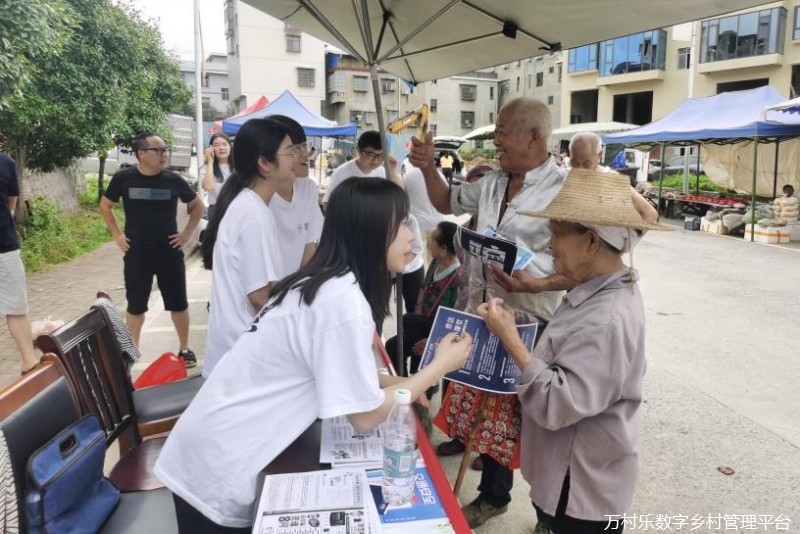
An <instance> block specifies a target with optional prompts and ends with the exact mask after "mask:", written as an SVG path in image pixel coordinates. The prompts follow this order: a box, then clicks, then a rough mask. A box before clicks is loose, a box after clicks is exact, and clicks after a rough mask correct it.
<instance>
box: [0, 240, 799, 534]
mask: <svg viewBox="0 0 800 534" xmlns="http://www.w3.org/2000/svg"><path fill="white" fill-rule="evenodd" d="M634 261H635V265H636V266H637V268H638V269H639V271H640V274H641V282H640V284H641V290H642V294H643V296H644V301H645V310H646V314H647V325H648V335H647V339H648V353H647V357H648V364H649V365H648V372H647V377H646V382H645V404H644V407H643V410H644V414H643V415H644V419H643V429H642V436H641V442H640V443H641V446H640V450H641V464H640V467H641V473H640V479H639V484H638V487H637V492H636V498H635V501H634V505H633V507H632V510H631V513H633V514H637V523H636V524H635V525H634V524H629V525H628V527H627V528H626V530H627V531H637V530H642V531H643V530H655V527H654V524H655V523H654V522H655V519H656V516H657V515H659V514H660V515H662V516H669V517H670V524H669V525H668V526H665V523H664V521H665V519H663V518H662V520H661V521H662V522H661V523H660V524H661V525H662V528H660V530H661V531H664V532H672V531H675V532H678V531H689V530H690V528H691V527H694V528H693V530H692V531H693V532H717V531H719V530H726V527H725V523H724V522H723V523H722V527H720V528H717V527H716V526H715V525H716V522H715V521H712V522H709V521H708V516H709V515H711V518H712V520H713V519H715V518H716V516H717V515H720V517H722V518H724V517H725V516H726V515H728V516H729V518H728V519H729V521H734V520H735V521H736V527H735V528H734V527H733V526H729V527H728V528H727V530H726V531H728V532H730V531H743V532H744V531H760V532H764V531H767V532H770V531H773V532H774V531H778V530H779V527H783V526H786V527H787V528H785V529H783V531H787V532H800V388H798V387H796V382H797V380H798V376H800V359H799V358H798V353H799V352H800V351H798V348H797V347H798V340H799V339H800V336H798V334H799V333H800V328H798V321H800V276H798V275H797V265H798V262H800V250H797V247H777V246H767V245H758V244H752V243H749V242H744V241H742V240H741V239H735V238H728V237H725V236H716V235H709V234H703V233H700V232H686V231H683V230H678V231H675V232H658V233H657V232H651V233H650V234H649V235H648V236H647V237H646V238H645V239H644V240H643V241H642V243H641V245H640V246H639V247H638V248H637V249H636V252H635V256H634ZM187 274H188V280H189V298H190V313H191V324H192V328H191V344H192V348H193V349H195V351H196V352H197V354H198V357H202V353H203V349H204V346H205V325H206V321H207V317H206V312H205V302H206V300H207V298H208V294H209V291H210V273H209V272H207V271H205V270H203V269H202V267H201V266H200V263H199V258H198V257H197V256H190V257H189V259H188V260H187ZM98 289H105V290H106V291H108V292H109V293H110V294H111V296H112V298H114V300H115V302H117V303H118V304H119V305H123V303H124V289H123V284H122V261H121V254H120V253H119V252H118V250H117V249H116V247H115V245H113V244H109V245H106V246H104V247H102V248H101V249H99V250H97V251H95V252H93V253H90V254H87V255H85V256H83V257H81V258H78V259H76V260H74V261H72V262H70V263H68V264H64V265H60V266H57V267H55V268H53V269H51V270H49V271H47V272H45V273H42V274H39V275H35V276H32V277H31V278H30V280H29V298H30V302H31V317H32V319H36V318H41V317H42V316H45V315H48V314H49V315H52V316H53V318H62V319H65V320H69V319H72V318H74V317H77V316H78V315H79V314H81V313H83V312H84V311H85V310H86V309H88V307H89V306H90V305H91V304H92V302H93V301H94V293H95V291H97V290H98ZM392 329H393V326H392V325H391V321H387V325H386V328H385V333H386V334H387V335H390V334H391V333H392V331H393V330H392ZM142 349H143V354H144V358H145V360H147V361H150V360H152V359H155V357H157V356H158V355H160V354H161V353H162V352H165V351H168V350H171V351H174V350H176V349H177V346H176V337H175V334H174V331H173V330H172V325H171V321H170V319H169V314H167V313H164V312H163V307H161V304H160V295H159V294H158V293H157V292H154V294H153V298H152V299H151V305H150V312H149V313H148V317H147V321H146V323H145V327H144V331H143V334H142ZM16 358H17V357H16V349H15V347H14V345H13V341H11V340H10V337H9V336H8V334H7V331H6V330H5V328H3V327H0V381H2V384H6V383H8V382H10V381H11V380H13V379H14V378H16V376H17V373H18V371H17V367H18V361H17V359H16ZM144 365H145V363H143V364H139V367H140V368H141V367H143V366H144ZM442 439H444V437H443V436H442V435H441V433H439V432H438V431H436V434H435V436H434V440H435V441H436V442H438V441H441V440H442ZM443 464H444V466H445V469H446V470H447V472H448V474H449V475H450V477H451V479H453V480H454V479H455V474H456V472H457V469H458V458H453V457H451V458H444V459H443ZM718 467H729V468H731V469H733V470H734V474H732V475H725V474H722V473H721V472H720V471H719V470H718ZM477 484H478V473H475V472H472V471H470V472H469V473H468V475H467V478H466V480H465V482H464V486H463V490H462V495H461V499H462V502H465V503H466V502H469V501H470V500H471V499H472V498H474V497H475V495H476V493H477V492H476V488H477ZM513 496H514V500H513V501H512V503H511V506H510V510H509V512H508V513H507V514H505V515H503V516H499V517H497V518H495V519H492V520H491V521H490V522H488V523H487V524H486V525H485V526H484V527H483V528H481V529H480V530H479V532H487V533H495V532H497V533H500V532H502V533H530V532H533V528H534V525H535V514H534V512H533V509H532V507H531V505H530V503H529V501H528V498H527V485H526V484H525V482H524V481H523V480H522V479H521V477H520V476H519V475H517V477H516V480H515V487H514V492H513ZM640 514H650V516H649V520H650V521H651V522H650V523H647V521H645V523H642V522H641V521H640V520H639V519H640ZM748 515H752V516H756V517H755V518H754V519H753V521H755V523H753V524H755V525H756V528H753V529H745V526H746V525H748V524H750V523H748V521H749V518H748V517H746V516H748ZM676 516H677V517H676ZM682 516H686V517H687V518H688V519H687V520H685V522H684V523H683V526H681V527H680V528H679V527H678V525H679V522H678V521H679V520H681V519H682ZM693 516H697V517H695V519H694V521H693V522H692V521H690V519H691V518H692V517H693ZM759 516H761V517H760V518H759ZM766 516H771V518H767V517H766ZM698 518H702V522H700V520H699V519H698ZM785 518H788V519H789V520H790V522H788V523H787V522H786V521H785V520H784V519H785ZM778 519H781V521H777V520H778ZM759 521H760V523H759ZM730 525H732V523H730Z"/></svg>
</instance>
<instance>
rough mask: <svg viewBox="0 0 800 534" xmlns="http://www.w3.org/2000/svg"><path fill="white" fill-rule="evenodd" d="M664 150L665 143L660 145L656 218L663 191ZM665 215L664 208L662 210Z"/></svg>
mask: <svg viewBox="0 0 800 534" xmlns="http://www.w3.org/2000/svg"><path fill="white" fill-rule="evenodd" d="M665 150H666V143H663V142H662V143H661V167H660V168H659V169H658V218H659V219H660V218H661V194H662V192H663V191H664V162H665V159H664V151H665ZM664 215H666V208H665V209H664Z"/></svg>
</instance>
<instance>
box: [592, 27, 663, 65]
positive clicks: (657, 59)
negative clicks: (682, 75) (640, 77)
mask: <svg viewBox="0 0 800 534" xmlns="http://www.w3.org/2000/svg"><path fill="white" fill-rule="evenodd" d="M666 44H667V32H665V31H664V30H655V31H649V32H644V33H635V34H633V35H626V36H625V37H619V38H617V39H610V40H608V41H603V42H601V43H600V46H599V48H600V61H599V65H598V70H599V71H600V72H599V74H600V76H613V75H615V74H626V73H629V72H642V71H648V70H664V69H665V68H666V60H667V47H666Z"/></svg>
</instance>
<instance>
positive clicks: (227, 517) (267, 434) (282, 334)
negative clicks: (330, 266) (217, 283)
mask: <svg viewBox="0 0 800 534" xmlns="http://www.w3.org/2000/svg"><path fill="white" fill-rule="evenodd" d="M264 310H266V311H262V313H261V314H260V317H259V318H258V319H256V320H255V321H254V322H253V324H252V326H251V327H250V328H249V329H248V331H247V333H245V334H244V335H242V336H241V337H240V338H239V339H238V340H237V341H236V344H235V345H234V346H233V348H232V349H231V351H230V352H229V353H228V354H227V355H226V356H225V358H223V360H222V361H221V362H220V363H219V365H218V366H217V369H216V370H215V371H214V374H212V375H211V376H210V377H209V378H208V380H207V381H206V383H205V384H204V385H203V387H202V388H201V389H200V391H199V392H198V393H197V396H196V397H195V398H194V400H193V401H192V403H191V404H190V405H189V407H188V408H187V409H186V411H185V412H184V413H183V415H181V417H180V419H179V420H178V423H177V425H175V428H174V429H173V430H172V432H171V433H170V435H169V437H168V438H167V442H166V443H165V445H164V449H163V451H162V452H161V456H159V458H158V461H157V462H156V466H155V473H156V476H158V478H159V479H160V480H161V481H162V482H163V483H164V484H165V485H166V486H167V487H168V488H169V489H170V490H171V491H172V492H173V493H175V494H177V495H178V496H180V497H181V498H182V499H184V500H186V501H187V502H188V503H189V504H191V505H192V506H193V507H195V508H196V509H197V510H199V511H200V512H202V513H203V515H205V516H206V517H208V518H209V519H211V520H212V521H214V522H215V523H218V524H220V525H224V526H229V527H247V526H249V525H251V524H252V521H253V512H254V505H255V503H254V501H255V498H256V492H257V487H256V479H257V477H258V474H259V472H260V471H261V470H263V469H264V468H265V467H266V466H267V465H268V464H269V463H270V462H271V461H272V460H274V459H275V457H276V456H278V454H280V453H281V452H283V451H284V449H286V447H288V446H289V445H290V444H291V443H292V442H293V441H294V440H295V439H297V437H298V436H299V435H300V434H302V433H303V432H304V431H305V430H306V428H308V427H309V426H310V425H311V423H313V422H314V421H315V420H316V419H317V418H323V419H324V418H331V417H337V416H342V415H348V414H353V413H361V412H368V411H371V410H374V409H376V408H378V407H379V406H380V405H381V404H382V403H383V401H384V393H383V391H382V390H381V389H380V386H379V384H378V370H377V367H376V365H375V357H374V356H373V353H372V339H373V334H374V331H375V323H374V322H373V320H372V314H371V311H370V308H369V304H368V303H367V301H366V299H365V298H364V295H363V294H362V293H361V290H360V289H359V287H358V285H357V283H356V280H355V277H354V276H353V275H352V273H348V274H346V275H345V276H343V277H341V278H335V279H332V280H329V281H328V282H326V283H325V284H323V285H322V287H321V288H320V289H319V292H318V293H317V296H316V298H315V299H314V302H313V304H312V305H311V306H306V305H305V304H300V302H299V294H298V293H297V292H296V291H292V292H290V293H289V294H288V295H287V296H286V298H285V299H284V301H283V303H282V304H281V305H280V306H278V307H276V308H274V309H272V310H269V308H267V307H265V308H264Z"/></svg>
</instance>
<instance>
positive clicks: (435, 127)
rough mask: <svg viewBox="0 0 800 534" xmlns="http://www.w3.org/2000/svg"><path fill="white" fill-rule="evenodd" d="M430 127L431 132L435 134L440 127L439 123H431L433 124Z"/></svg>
mask: <svg viewBox="0 0 800 534" xmlns="http://www.w3.org/2000/svg"><path fill="white" fill-rule="evenodd" d="M428 129H429V130H430V132H431V133H432V134H433V135H436V131H437V130H438V129H439V125H438V124H436V123H431V125H430V126H429V127H428Z"/></svg>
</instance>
